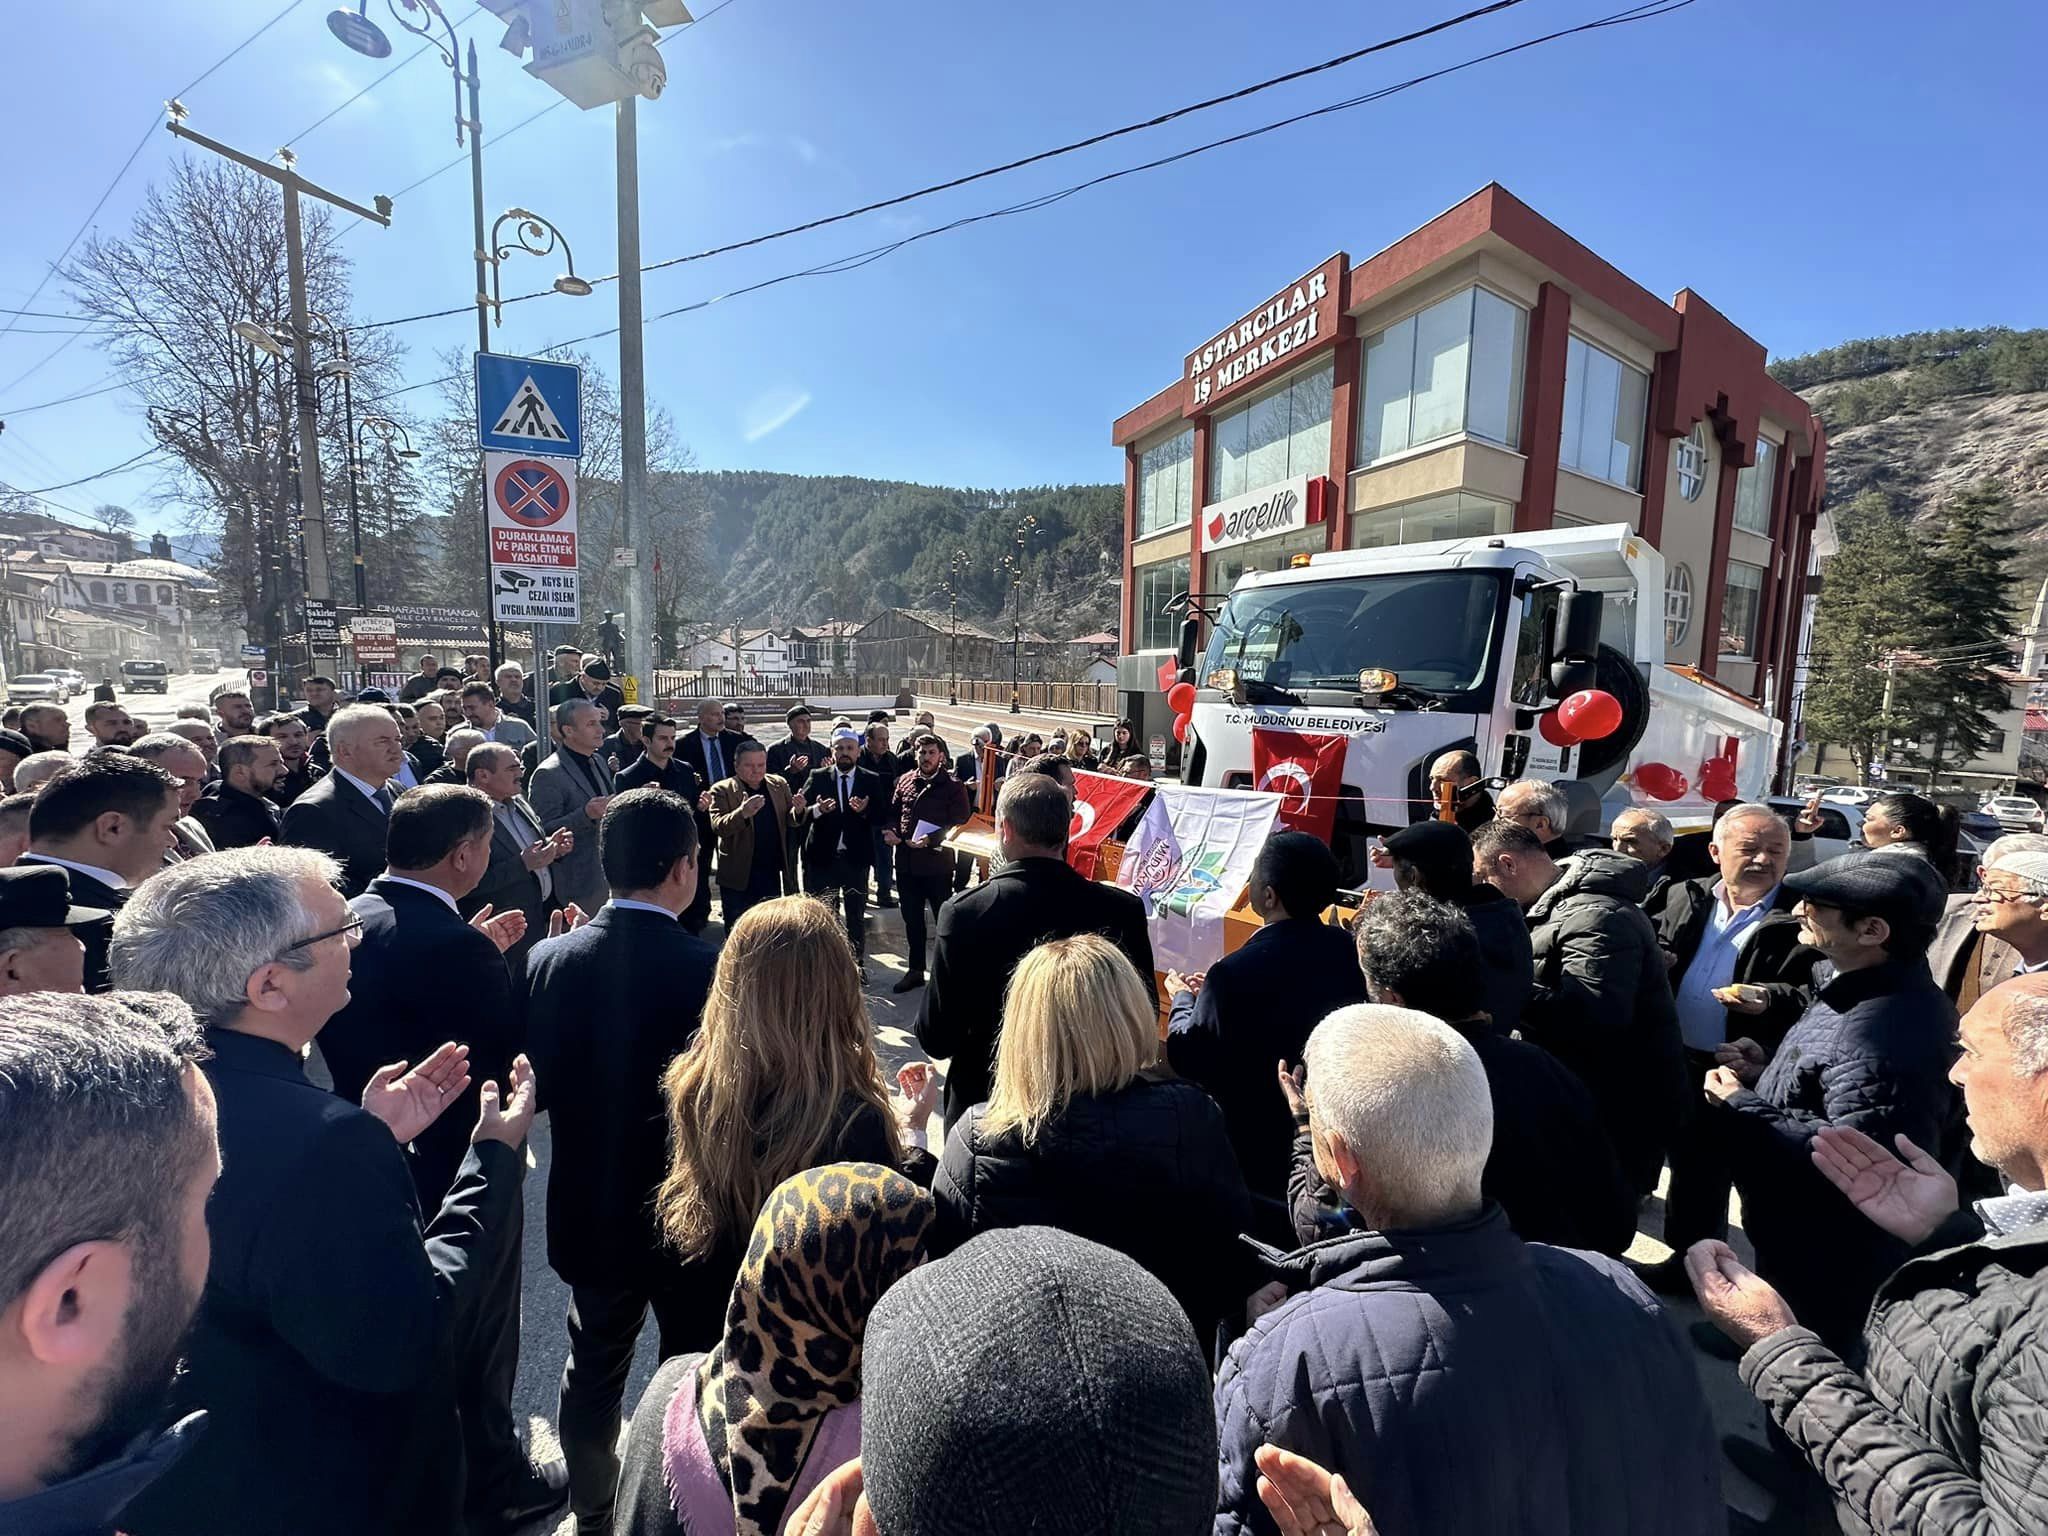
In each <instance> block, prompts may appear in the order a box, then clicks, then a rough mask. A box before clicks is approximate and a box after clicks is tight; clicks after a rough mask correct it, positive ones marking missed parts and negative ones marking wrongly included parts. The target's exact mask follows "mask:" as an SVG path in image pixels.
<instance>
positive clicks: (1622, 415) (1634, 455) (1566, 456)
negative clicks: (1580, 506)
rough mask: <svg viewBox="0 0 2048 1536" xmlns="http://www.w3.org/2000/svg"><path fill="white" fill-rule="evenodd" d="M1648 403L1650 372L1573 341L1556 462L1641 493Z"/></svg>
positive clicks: (1567, 353) (1568, 353)
mask: <svg viewBox="0 0 2048 1536" xmlns="http://www.w3.org/2000/svg"><path fill="white" fill-rule="evenodd" d="M1649 403H1650V376H1649V375H1648V374H1647V373H1644V372H1643V371H1642V370H1641V369H1640V368H1631V367H1630V366H1629V365H1628V364H1627V363H1624V362H1623V361H1622V360H1621V359H1620V358H1618V357H1616V356H1615V355H1614V354H1613V353H1611V352H1603V351H1601V350H1600V348H1598V347H1596V346H1594V345H1593V344H1592V343H1591V342H1589V341H1582V340H1580V339H1579V338H1578V337H1577V336H1574V337H1573V338H1572V339H1571V345H1570V346H1568V347H1567V348H1566V349H1565V363H1564V432H1563V434H1562V436H1561V437H1560V439H1559V441H1558V447H1557V461H1558V463H1560V464H1562V465H1563V466H1564V467H1565V468H1566V469H1572V470H1577V471H1578V472H1579V473H1580V474H1582V475H1590V476H1592V477H1593V478H1594V479H1595V480H1605V481H1607V482H1608V483H1609V484H1610V485H1619V486H1625V487H1627V488H1628V489H1629V490H1632V491H1633V490H1637V489H1639V488H1640V487H1639V485H1638V482H1639V481H1640V479H1641V478H1642V466H1643V420H1644V416H1645V414H1646V412H1647V410H1648V408H1649Z"/></svg>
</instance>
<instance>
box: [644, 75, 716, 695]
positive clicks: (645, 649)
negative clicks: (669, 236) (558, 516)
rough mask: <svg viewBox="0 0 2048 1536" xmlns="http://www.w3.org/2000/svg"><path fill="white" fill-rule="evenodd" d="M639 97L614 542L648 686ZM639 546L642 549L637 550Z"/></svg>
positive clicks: (650, 601)
mask: <svg viewBox="0 0 2048 1536" xmlns="http://www.w3.org/2000/svg"><path fill="white" fill-rule="evenodd" d="M637 105H638V98H637V97H634V96H627V97H624V98H623V99H622V100H621V101H620V102H619V104H618V107H617V108H616V112H617V116H618V133H617V146H618V147H617V156H618V162H619V164H618V176H619V457H620V461H621V469H620V475H619V543H620V545H621V546H622V547H623V548H626V549H630V550H632V551H633V563H632V564H631V565H629V566H627V567H626V594H625V595H626V622H625V631H626V636H625V639H626V654H625V657H624V658H623V659H624V662H625V668H626V673H627V675H628V676H630V677H640V678H645V679H646V685H647V687H648V689H649V690H650V691H651V690H652V689H653V687H654V665H653V657H652V656H651V655H650V653H649V647H648V637H649V635H650V634H652V632H653V629H654V579H653V567H652V563H651V562H652V559H653V549H652V542H653V541H652V539H651V538H650V534H651V532H652V520H651V518H650V517H649V513H648V506H647V371H646V359H645V354H644V352H643V349H642V346H641V324H642V320H641V313H640V124H639V115H638V113H637V111H636V110H635V109H636V107H637ZM643 546H646V547H643ZM733 676H734V678H735V680H737V678H738V676H739V629H738V626H737V625H735V626H734V629H733Z"/></svg>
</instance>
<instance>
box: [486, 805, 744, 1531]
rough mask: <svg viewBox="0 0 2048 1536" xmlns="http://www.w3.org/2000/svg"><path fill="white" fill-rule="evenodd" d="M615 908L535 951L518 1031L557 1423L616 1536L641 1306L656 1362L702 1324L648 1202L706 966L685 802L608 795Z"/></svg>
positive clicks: (579, 1493)
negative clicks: (558, 1382)
mask: <svg viewBox="0 0 2048 1536" xmlns="http://www.w3.org/2000/svg"><path fill="white" fill-rule="evenodd" d="M600 839H601V842H602V845H603V856H604V869H605V878H606V880H607V881H609V882H610V885H611V890H612V897H611V900H610V901H608V902H607V903H606V904H605V905H604V906H603V907H602V908H600V909H599V911H598V913H597V915H596V916H595V917H593V918H591V920H590V921H589V922H587V923H585V924H584V925H583V926H582V927H580V928H576V929H574V930H572V931H570V932H568V933H565V934H563V935H562V936H561V937H559V938H553V939H548V940H546V941H544V942H543V943H541V944H540V945H539V946H537V947H536V948H535V950H534V952H533V956H532V958H531V960H530V961H529V963H528V967H527V976H528V996H527V1029H528V1036H529V1039H530V1040H531V1042H532V1049H533V1053H534V1059H535V1060H536V1061H537V1062H540V1063H542V1066H541V1068H540V1070H541V1071H544V1072H546V1073H547V1074H548V1090H547V1101H546V1103H547V1109H548V1119H549V1124H550V1126H551V1134H552V1136H553V1145H554V1164H553V1166H552V1168H551V1169H550V1171H549V1174H548V1264H549V1266H550V1267H551V1268H552V1269H553V1270H554V1271H555V1273H556V1274H558V1275H560V1276H561V1277H562V1280H563V1282H564V1283H565V1284H567V1285H568V1286H569V1287H570V1288H571V1301H570V1307H569V1360H568V1364H567V1367H566V1368H565V1369H564V1370H563V1372H562V1395H561V1404H560V1409H559V1412H558V1413H557V1416H556V1424H557V1427H558V1430H559V1432H560V1434H561V1437H562V1450H563V1452H564V1453H565V1454H566V1455H567V1457H568V1460H569V1498H570V1503H571V1506H572V1508H573V1510H574V1513H575V1516H576V1525H577V1529H578V1530H582V1531H604V1530H609V1529H610V1528H611V1517H612V1499H613V1494H614V1492H615V1491H616V1489H617V1487H618V1481H619V1462H618V1456H617V1454H616V1452H615V1450H614V1447H615V1445H616V1443H617V1441H618V1437H619V1409H620V1404H621V1401H622V1397H623V1394H624V1391H625V1386H626V1376H627V1373H628V1372H629V1371H630V1369H631V1368H632V1363H633V1350H634V1345H635V1343H636V1341H637V1340H638V1338H639V1336H640V1329H641V1326H642V1324H643V1323H644V1322H645V1320H646V1317H647V1308H648V1306H649V1304H650V1303H652V1305H653V1307H654V1316H655V1322H656V1325H657V1326H658V1327H659V1328H660V1330H661V1356H662V1358H663V1359H668V1358H670V1357H671V1356H674V1355H676V1354H680V1353H682V1352H683V1350H684V1348H685V1342H686V1340H687V1338H688V1337H689V1330H690V1329H692V1328H693V1327H695V1328H698V1329H701V1326H702V1319H693V1318H683V1317H677V1316H674V1315H672V1311H671V1309H672V1308H673V1307H674V1305H675V1302H674V1300H673V1298H670V1297H666V1296H665V1295H664V1294H663V1291H662V1288H661V1285H660V1283H659V1282H660V1277H661V1275H662V1274H663V1273H664V1272H665V1271H666V1270H667V1269H669V1268H670V1267H671V1266H673V1265H674V1264H675V1263H676V1259H675V1257H674V1255H673V1254H672V1253H666V1252H665V1251H664V1250H663V1247H662V1242H661V1236H660V1232H659V1228H658V1226H657V1223H656V1220H655V1217H654V1195H655V1191H656V1190H657V1189H658V1188H659V1187H660V1185H661V1181H662V1179H663V1178H664V1177H666V1175H667V1173H668V1140H667V1136H668V1119H667V1109H666V1105H665V1104H664V1102H663V1098H662V1090H661V1079H662V1071H663V1069H664V1068H665V1067H666V1066H667V1065H668V1063H669V1061H670V1060H671V1059H673V1058H674V1057H675V1056H676V1054H677V1053H678V1052H680V1051H682V1050H683V1049H684V1048H685V1047H686V1046H687V1045H688V1044H689V1043H690V1037H691V1036H692V1035H694V1034H695V1033H696V1030H697V1021H698V1016H699V1015H700V1014H701V1013H702V1011H703V1007H704V999H705V998H706V997H707V996H708V995H709V993H710V990H711V975H712V970H713V967H714V966H715V964H716V960H717V957H716V954H715V952H714V951H713V950H712V948H711V947H710V945H708V944H706V943H704V941H703V940H701V939H698V938H696V937H694V936H693V935H691V934H689V933H687V932H685V931H684V930H683V928H682V927H681V926H680V924H679V923H678V921H677V919H678V916H679V915H680V914H681V913H682V912H683V911H684V910H686V909H687V908H688V907H689V905H690V899H691V897H692V895H693V894H694V893H695V889H696V885H697V856H696V855H697V822H696V817H695V814H694V811H693V807H692V805H691V804H690V802H688V801H686V800H684V799H682V798H681V797H680V796H678V795H673V794H670V793H669V792H668V791H667V790H663V789H655V788H651V787H650V788H643V789H634V790H628V791H626V792H625V793H624V794H620V795H617V796H614V797H613V800H612V803H611V805H610V806H609V807H607V808H606V810H605V813H604V822H603V826H602V829H601V833H600Z"/></svg>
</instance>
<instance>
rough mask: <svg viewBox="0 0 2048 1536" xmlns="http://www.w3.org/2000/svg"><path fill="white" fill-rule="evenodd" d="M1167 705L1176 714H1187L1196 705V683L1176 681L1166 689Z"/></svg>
mask: <svg viewBox="0 0 2048 1536" xmlns="http://www.w3.org/2000/svg"><path fill="white" fill-rule="evenodd" d="M1166 707H1167V708H1168V709H1170V710H1172V711H1173V712H1174V713H1175V714H1176V715H1185V714H1187V713H1189V712H1190V711H1191V710H1193V709H1194V707H1195V685H1194V684H1193V683H1175V684H1174V685H1173V686H1172V687H1171V688H1169V689H1167V690H1166Z"/></svg>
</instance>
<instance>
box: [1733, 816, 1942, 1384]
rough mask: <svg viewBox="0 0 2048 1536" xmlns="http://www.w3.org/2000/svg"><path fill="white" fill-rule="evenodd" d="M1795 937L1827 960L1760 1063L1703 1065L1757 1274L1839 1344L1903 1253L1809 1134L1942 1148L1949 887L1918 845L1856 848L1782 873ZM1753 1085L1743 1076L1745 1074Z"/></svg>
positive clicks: (1850, 1338) (1847, 1339) (1851, 1334)
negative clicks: (1863, 1211) (1807, 1001)
mask: <svg viewBox="0 0 2048 1536" xmlns="http://www.w3.org/2000/svg"><path fill="white" fill-rule="evenodd" d="M1785 888H1786V889H1787V890H1789V891H1791V892H1793V893H1794V894H1795V895H1797V896H1798V898H1799V903H1798V905H1797V906H1796V907H1795V908H1794V909H1793V910H1794V911H1795V913H1796V914H1797V915H1798V918H1799V924H1800V935H1799V937H1800V941H1801V942H1802V943H1805V944H1808V945H1811V946H1812V947H1813V948H1815V949H1818V950H1820V951H1821V952H1822V954H1823V955H1825V956H1826V958H1827V960H1828V961H1829V962H1830V963H1831V964H1832V965H1833V968H1834V969H1833V975H1832V976H1831V977H1829V976H1828V972H1827V968H1826V967H1825V966H1823V967H1821V968H1820V969H1819V970H1818V971H1816V973H1815V975H1816V978H1817V979H1818V978H1821V977H1827V978H1828V979H1826V980H1825V981H1823V982H1822V984H1821V986H1820V988H1819V990H1818V991H1817V992H1816V993H1815V995H1814V999H1813V1002H1812V1004H1811V1005H1810V1006H1809V1007H1808V1008H1807V1009H1806V1011H1805V1012H1804V1013H1803V1014H1801V1015H1800V1018H1799V1022H1798V1023H1796V1024H1794V1025H1793V1026H1792V1028H1791V1030H1790V1031H1789V1032H1788V1033H1787V1034H1786V1036H1785V1038H1784V1040H1783V1041H1782V1042H1781V1043H1780V1044H1779V1046H1778V1048H1777V1050H1776V1051H1775V1052H1774V1053H1773V1054H1772V1056H1771V1058H1770V1060H1769V1062H1768V1063H1766V1062H1764V1061H1763V1060H1762V1059H1761V1058H1760V1053H1758V1054H1755V1055H1751V1056H1748V1057H1745V1059H1744V1060H1742V1061H1740V1062H1732V1063H1730V1064H1727V1065H1723V1066H1719V1067H1716V1068H1715V1069H1714V1070H1713V1071H1712V1072H1710V1073H1709V1074H1708V1075H1707V1080H1706V1094H1707V1099H1708V1106H1707V1108H1708V1113H1709V1115H1710V1116H1711V1118H1710V1120H1709V1122H1708V1125H1709V1127H1710V1130H1711V1134H1712V1135H1713V1136H1714V1137H1715V1139H1716V1142H1717V1144H1718V1145H1719V1146H1721V1147H1722V1148H1723V1149H1724V1150H1725V1153H1726V1157H1727V1164H1728V1167H1729V1169H1730V1170H1731V1171H1732V1173H1733V1174H1734V1179H1735V1186H1736V1188H1737V1189H1738V1190H1739V1191H1740V1192H1741V1195H1742V1214H1743V1227H1744V1229H1745V1231H1746V1232H1747V1233H1748V1235H1749V1240H1750V1242H1751V1243H1753V1244H1754V1245H1755V1247H1756V1256H1757V1264H1756V1267H1757V1272H1758V1273H1759V1274H1761V1275H1763V1276H1764V1278H1766V1279H1767V1280H1769V1281H1770V1282H1771V1283H1772V1284H1773V1285H1775V1286H1776V1287H1777V1288H1778V1290H1779V1291H1780V1292H1781V1293H1782V1294H1783V1295H1784V1296H1785V1298H1786V1300H1787V1302H1788V1303H1789V1304H1790V1305H1791V1306H1792V1308H1793V1310H1794V1311H1796V1312H1797V1313H1798V1315H1799V1317H1800V1318H1801V1319H1802V1320H1803V1321H1805V1322H1806V1323H1807V1325H1808V1326H1810V1327H1811V1328H1813V1329H1814V1331H1815V1332H1817V1333H1819V1334H1820V1336H1821V1337H1822V1338H1823V1339H1826V1340H1827V1341H1828V1342H1829V1343H1830V1344H1831V1345H1833V1346H1834V1347H1836V1348H1838V1349H1846V1348H1848V1347H1849V1346H1850V1345H1851V1344H1852V1343H1853V1342H1854V1341H1855V1339H1856V1337H1857V1334H1858V1330H1859V1329H1860V1328H1861V1327H1862V1324H1863V1318H1864V1313H1865V1312H1866V1311H1867V1309H1868V1308H1869V1305H1870V1300H1871V1297H1872V1296H1873V1295H1874V1294H1876V1291H1877V1287H1878V1285H1879V1283H1880V1282H1881V1281H1882V1280H1883V1279H1884V1277H1885V1276H1886V1275H1888V1274H1890V1273H1891V1271H1892V1270H1894V1269H1896V1268H1897V1267H1898V1266H1899V1264H1900V1262H1901V1261H1902V1260H1903V1259H1904V1257H1905V1250H1904V1247H1903V1246H1902V1245H1901V1244H1899V1243H1898V1241H1897V1240H1896V1239H1895V1238H1892V1237H1890V1236H1888V1235H1887V1234H1885V1233H1883V1232H1881V1231H1879V1230H1878V1229H1877V1228H1875V1227H1873V1226H1872V1225H1871V1224H1870V1223H1869V1222H1867V1221H1865V1220H1864V1219H1863V1218H1862V1217H1861V1216H1859V1215H1858V1214H1857V1212H1856V1210H1855V1209H1854V1208H1853V1207H1852V1206H1851V1205H1850V1204H1849V1203H1848V1202H1847V1201H1845V1200H1844V1199H1842V1197H1841V1196H1840V1194H1838V1193H1837V1192H1836V1190H1835V1189H1834V1187H1833V1186H1832V1185H1830V1184H1829V1183H1828V1182H1827V1181H1826V1179H1824V1178H1823V1177H1822V1176H1821V1174H1820V1172H1819V1170H1818V1169H1817V1168H1816V1167H1815V1166H1814V1163H1813V1158H1812V1149H1813V1138H1814V1135H1815V1133H1816V1132H1818V1131H1820V1130H1823V1129H1826V1128H1828V1127H1831V1126H1832V1127H1840V1128H1847V1129H1850V1130H1856V1131H1861V1132H1862V1133H1863V1134H1864V1135H1866V1136H1868V1137H1870V1138H1871V1139H1872V1140H1873V1141H1875V1142H1876V1143H1877V1144H1878V1145H1879V1146H1882V1147H1890V1146H1892V1145H1893V1138H1894V1137H1895V1136H1898V1135H1901V1134H1903V1135H1906V1136H1909V1137H1911V1138H1912V1139H1913V1141H1914V1142H1915V1143H1917V1144H1918V1145H1920V1146H1922V1147H1926V1148H1928V1149H1929V1150H1937V1149H1941V1140H1942V1134H1943V1129H1944V1127H1946V1126H1947V1125H1948V1124H1949V1123H1950V1121H1951V1119H1952V1116H1953V1112H1954V1106H1955V1089H1954V1087H1953V1086H1952V1085H1951V1084H1950V1082H1949V1081H1948V1069H1949V1065H1950V1063H1951V1062H1952V1061H1953V1060H1954V1058H1955V1037H1956V1010H1955V1006H1954V1004H1952V1003H1951V1002H1950V1001H1949V1000H1948V998H1947V996H1946V995H1945V994H1944V993H1943V992H1942V990H1941V988H1940V987H1939V986H1937V985H1936V984H1935V981H1934V978H1933V976H1932V975H1931V974H1930V972H1929V971H1928V968H1927V947H1928V944H1929V943H1930V941H1931V940H1932V939H1933V936H1934V931H1935V926H1936V924H1937V923H1938V922H1939V921H1940V919H1941V913H1942V906H1943V902H1944V899H1945V896H1946V892H1945V891H1944V889H1943V886H1942V880H1941V877H1940V875H1938V874H1937V873H1935V870H1934V866H1933V865H1931V864H1929V863H1928V862H1927V860H1925V859H1923V858H1920V857H1918V856H1917V855H1915V854H1911V853H1907V852H1904V851H1894V850H1885V849H1859V850H1858V851H1856V852H1854V853H1847V854H1844V855H1842V857H1840V858H1838V859H1829V860H1828V861H1827V862H1826V863H1824V864H1817V865H1815V866H1814V867H1813V868H1812V869H1808V870H1801V871H1799V872H1798V873H1796V874H1791V875H1787V876H1786V877H1785ZM1751 1084H1753V1085H1754V1086H1750V1085H1751Z"/></svg>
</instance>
